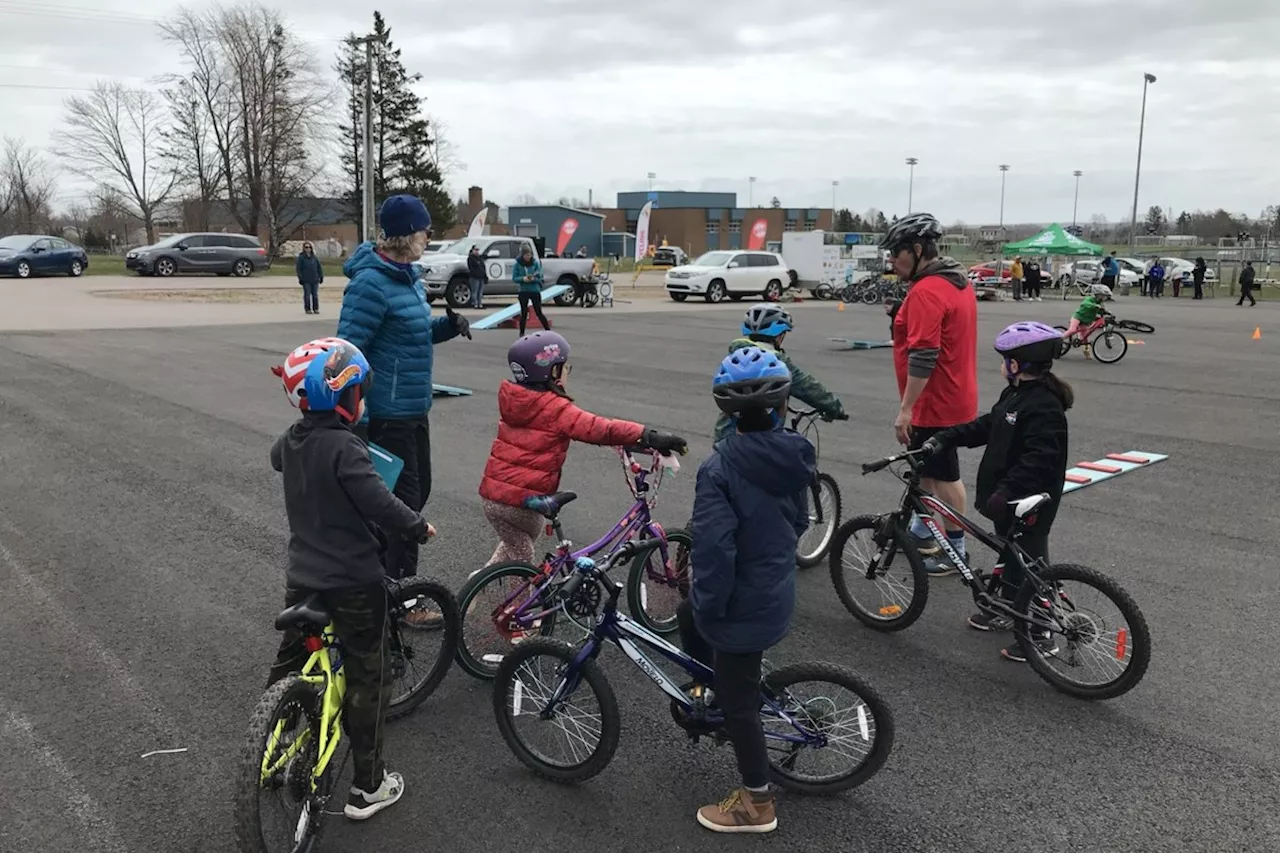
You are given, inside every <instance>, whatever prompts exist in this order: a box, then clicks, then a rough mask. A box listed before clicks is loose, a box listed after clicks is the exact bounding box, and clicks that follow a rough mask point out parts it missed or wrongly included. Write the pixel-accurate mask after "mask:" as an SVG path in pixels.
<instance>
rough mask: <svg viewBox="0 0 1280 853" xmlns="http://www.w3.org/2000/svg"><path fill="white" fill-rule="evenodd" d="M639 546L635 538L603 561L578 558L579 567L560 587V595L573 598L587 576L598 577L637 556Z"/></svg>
mask: <svg viewBox="0 0 1280 853" xmlns="http://www.w3.org/2000/svg"><path fill="white" fill-rule="evenodd" d="M637 550H638V546H637V544H636V542H635V541H634V540H632V541H630V542H624V543H622V547H620V548H619V549H618V550H617V551H614V552H613V553H612V554H610V555H609V556H608V557H606V558H605V561H604V562H603V563H600V564H598V563H596V562H595V561H594V560H592V559H591V558H589V557H583V558H581V559H579V560H578V565H577V568H576V569H575V571H574V573H573V575H571V576H570V578H569V579H568V580H567V581H565V582H564V586H562V587H560V596H561V597H562V598H572V597H573V594H574V593H576V592H577V591H578V587H580V586H582V584H583V583H585V582H586V580H587V578H598V577H601V576H603V575H604V574H605V573H607V572H608V571H609V570H610V569H612V568H613V567H614V566H616V565H618V564H619V563H621V562H623V561H624V560H629V559H631V558H632V557H634V556H635V554H636V551H637Z"/></svg>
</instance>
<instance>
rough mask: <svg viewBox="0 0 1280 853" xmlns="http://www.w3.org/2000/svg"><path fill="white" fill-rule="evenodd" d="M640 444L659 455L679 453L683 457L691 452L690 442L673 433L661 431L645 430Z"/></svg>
mask: <svg viewBox="0 0 1280 853" xmlns="http://www.w3.org/2000/svg"><path fill="white" fill-rule="evenodd" d="M640 444H642V445H643V446H645V447H648V448H650V449H652V450H656V451H658V452H659V453H664V454H665V453H679V454H680V455H681V456H683V455H684V454H686V453H688V452H689V442H687V441H685V440H684V439H683V438H681V437H680V436H678V435H676V434H675V433H671V432H664V431H663V430H660V429H649V428H648V427H646V428H645V431H644V434H643V435H642V436H640Z"/></svg>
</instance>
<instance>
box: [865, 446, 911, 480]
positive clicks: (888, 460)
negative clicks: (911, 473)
mask: <svg viewBox="0 0 1280 853" xmlns="http://www.w3.org/2000/svg"><path fill="white" fill-rule="evenodd" d="M924 455H925V451H924V450H923V449H920V450H904V451H903V452H902V453H895V454H894V455H893V456H886V457H885V458H883V459H877V460H876V461H875V462H864V463H862V476H864V477H865V476H866V475H868V474H874V473H876V472H877V471H883V470H884V469H885V468H888V467H889V466H890V465H892V464H893V463H895V462H906V463H907V464H908V465H910V466H911V467H913V468H914V467H916V463H917V462H918V461H919V459H920V457H922V456H924Z"/></svg>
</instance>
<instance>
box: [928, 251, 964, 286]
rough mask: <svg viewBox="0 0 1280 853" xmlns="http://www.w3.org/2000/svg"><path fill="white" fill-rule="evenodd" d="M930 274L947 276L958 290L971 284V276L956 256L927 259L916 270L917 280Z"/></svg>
mask: <svg viewBox="0 0 1280 853" xmlns="http://www.w3.org/2000/svg"><path fill="white" fill-rule="evenodd" d="M928 275H936V276H940V277H941V278H945V279H946V280H947V281H949V282H951V284H953V285H954V286H955V288H956V289H957V290H964V289H965V288H966V287H968V286H969V276H968V275H967V273H966V271H965V268H964V266H963V265H962V264H961V263H960V262H959V261H957V260H955V259H954V258H934V259H933V260H932V261H926V262H925V263H923V264H921V265H920V269H918V270H916V277H915V281H919V280H920V279H922V278H924V277H925V276H928Z"/></svg>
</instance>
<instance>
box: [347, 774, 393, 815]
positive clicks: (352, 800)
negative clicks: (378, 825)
mask: <svg viewBox="0 0 1280 853" xmlns="http://www.w3.org/2000/svg"><path fill="white" fill-rule="evenodd" d="M403 794H404V777H403V776H401V775H400V774H399V773H388V772H387V771H385V770H384V771H382V784H381V785H379V786H378V790H376V791H373V792H368V791H364V790H362V789H360V788H357V787H355V786H354V785H353V786H352V787H351V795H350V796H348V797H347V805H346V807H345V808H343V810H342V813H343V814H344V815H346V816H347V817H348V818H349V819H351V820H368V819H369V818H371V817H373V816H374V815H376V814H377V813H378V812H380V811H382V810H383V809H385V808H386V807H387V806H393V805H395V804H396V801H397V800H399V799H400V797H401V795H403Z"/></svg>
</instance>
